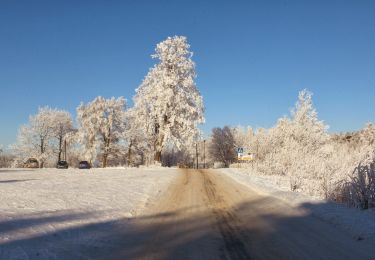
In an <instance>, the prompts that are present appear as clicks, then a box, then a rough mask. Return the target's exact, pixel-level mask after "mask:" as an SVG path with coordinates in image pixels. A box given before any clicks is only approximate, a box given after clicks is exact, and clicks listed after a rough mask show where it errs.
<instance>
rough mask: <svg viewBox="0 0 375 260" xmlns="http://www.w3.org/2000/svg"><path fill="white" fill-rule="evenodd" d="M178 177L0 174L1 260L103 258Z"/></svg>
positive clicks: (170, 173) (112, 172) (160, 173)
mask: <svg viewBox="0 0 375 260" xmlns="http://www.w3.org/2000/svg"><path fill="white" fill-rule="evenodd" d="M176 172H177V170H174V169H166V168H163V169H158V168H154V169H153V168H143V169H131V168H129V169H127V168H120V169H116V168H113V169H90V170H78V169H68V170H58V169H38V170H25V169H1V170H0V187H1V188H0V189H1V190H0V212H1V213H0V259H33V258H38V259H47V258H48V259H54V258H60V259H61V258H65V259H69V258H70V259H71V258H74V259H76V258H87V257H103V255H98V254H104V253H105V252H109V251H110V250H111V248H112V247H115V246H118V245H116V242H115V241H119V240H120V239H117V240H116V234H117V235H118V236H120V235H121V234H123V232H118V231H120V230H124V229H125V230H126V228H127V225H126V223H127V219H128V218H130V217H133V216H135V215H137V213H139V212H140V211H142V209H144V208H145V207H146V206H147V204H148V203H149V202H150V198H155V197H157V196H158V194H160V192H161V191H162V190H163V189H165V188H166V187H167V186H168V184H169V183H170V182H171V181H172V180H173V178H174V176H176ZM108 234H111V236H110V237H108ZM117 238H118V237H117ZM77 248H79V250H75V249H77ZM95 248H96V249H98V248H100V250H98V251H97V252H96V251H95Z"/></svg>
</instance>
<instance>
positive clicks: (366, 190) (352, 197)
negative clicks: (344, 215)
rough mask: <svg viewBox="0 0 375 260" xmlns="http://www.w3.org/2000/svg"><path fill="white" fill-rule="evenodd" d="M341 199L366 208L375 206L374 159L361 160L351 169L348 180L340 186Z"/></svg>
mask: <svg viewBox="0 0 375 260" xmlns="http://www.w3.org/2000/svg"><path fill="white" fill-rule="evenodd" d="M341 192H342V194H343V200H344V201H346V202H347V203H348V204H349V205H352V206H355V207H359V208H361V209H368V208H369V207H373V206H375V160H374V158H372V159H370V160H369V159H367V160H364V161H363V162H361V163H360V164H359V165H358V166H357V167H356V168H355V169H354V171H353V174H352V176H350V179H349V181H346V182H344V184H343V185H342V187H341Z"/></svg>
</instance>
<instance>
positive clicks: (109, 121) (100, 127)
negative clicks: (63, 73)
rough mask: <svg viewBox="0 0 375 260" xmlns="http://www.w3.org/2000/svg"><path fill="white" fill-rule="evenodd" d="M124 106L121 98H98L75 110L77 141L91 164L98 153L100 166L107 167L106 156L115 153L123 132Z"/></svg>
mask: <svg viewBox="0 0 375 260" xmlns="http://www.w3.org/2000/svg"><path fill="white" fill-rule="evenodd" d="M125 105H126V101H125V99H124V98H123V97H119V98H117V99H116V98H111V99H105V98H103V97H100V96H99V97H97V98H95V99H94V100H93V101H92V102H90V103H88V104H86V105H85V104H81V105H80V106H79V107H78V108H77V121H78V123H79V126H80V128H79V130H78V141H79V142H80V143H81V145H82V148H83V152H84V154H83V156H84V157H85V158H86V159H87V160H89V161H91V162H92V161H93V160H95V159H96V156H97V155H98V153H100V154H101V155H102V166H103V167H106V166H107V161H108V156H109V155H111V154H113V153H114V152H115V151H116V145H117V144H118V141H119V139H120V137H121V135H122V133H123V132H124V126H125V125H124V124H125Z"/></svg>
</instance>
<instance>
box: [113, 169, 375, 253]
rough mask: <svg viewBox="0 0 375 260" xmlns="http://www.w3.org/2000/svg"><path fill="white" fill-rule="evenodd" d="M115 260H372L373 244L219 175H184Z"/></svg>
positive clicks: (134, 224)
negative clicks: (359, 239) (355, 238)
mask: <svg viewBox="0 0 375 260" xmlns="http://www.w3.org/2000/svg"><path fill="white" fill-rule="evenodd" d="M120 248H121V249H120V250H119V251H114V252H113V254H112V255H111V258H113V259H375V255H374V247H373V245H370V244H366V242H364V241H355V240H354V239H352V238H351V237H349V236H348V235H347V234H346V233H343V232H342V231H340V230H338V229H336V228H335V227H333V226H331V225H329V224H327V223H325V222H322V221H321V220H319V219H316V218H314V217H313V216H310V215H309V214H308V212H306V211H304V210H303V209H298V208H292V207H291V206H288V205H287V204H286V203H285V202H282V201H281V200H278V199H277V198H273V197H269V196H265V195H260V194H258V193H257V192H255V191H253V190H251V189H249V188H248V187H245V186H243V185H241V184H239V183H237V182H236V181H234V180H232V179H231V178H229V177H228V176H226V175H225V174H222V173H220V172H219V171H209V170H204V171H203V170H201V171H195V170H184V171H183V172H181V174H180V175H179V176H178V178H177V179H176V180H175V182H174V183H173V184H172V185H170V187H169V189H168V191H167V192H166V193H165V194H164V195H163V196H162V197H161V198H160V199H159V200H158V201H156V202H155V203H154V204H153V205H152V206H150V207H149V209H148V210H147V211H146V212H145V213H144V214H142V215H141V216H138V218H135V219H133V220H132V221H131V227H130V228H129V230H128V232H127V234H126V235H125V236H124V239H123V244H122V245H121V247H120Z"/></svg>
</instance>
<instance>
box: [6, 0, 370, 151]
mask: <svg viewBox="0 0 375 260" xmlns="http://www.w3.org/2000/svg"><path fill="white" fill-rule="evenodd" d="M173 35H185V36H187V37H188V41H189V43H190V44H191V46H192V47H191V49H192V51H193V52H194V57H193V58H194V61H195V62H196V64H197V73H198V78H197V85H198V87H199V89H200V91H201V93H202V94H203V96H204V99H205V106H206V121H207V123H206V124H205V126H203V129H204V130H205V131H206V132H208V131H209V130H210V129H211V128H212V127H214V126H223V125H226V124H229V125H237V124H242V125H252V126H254V127H257V126H264V127H270V126H272V125H273V124H274V123H275V121H276V120H277V118H279V117H280V116H283V115H286V114H288V113H289V109H290V108H291V107H292V106H293V105H294V103H295V101H296V99H297V93H298V91H299V90H301V89H303V88H308V89H309V90H310V91H312V92H313V93H314V102H315V105H316V108H317V110H318V113H319V116H320V118H321V119H323V120H324V121H325V122H326V123H327V124H329V125H330V131H351V130H356V129H359V128H361V127H363V126H364V124H365V123H366V122H369V121H373V122H374V121H375V1H354V0H353V1H345V0H343V1H302V0H298V1H222V2H220V1H172V0H171V1H78V0H75V1H38V0H35V1H28V0H25V1H21V0H19V1H6V0H1V1H0V89H1V92H0V95H1V99H0V143H3V144H10V143H13V142H14V141H15V140H16V134H17V129H18V127H19V125H21V124H23V123H26V122H27V120H28V116H29V115H30V114H34V113H35V112H36V111H37V108H38V107H39V106H44V105H49V106H51V107H57V108H62V109H66V110H68V111H70V112H72V113H74V114H75V108H76V107H77V106H78V105H79V103H80V102H81V101H83V102H87V101H90V100H92V99H93V98H94V97H96V96H98V95H102V96H105V97H111V96H124V97H126V98H127V99H128V100H131V98H132V96H133V95H134V89H135V88H136V87H137V86H138V85H139V84H140V83H141V81H142V79H143V77H144V76H145V75H146V73H147V71H148V69H149V68H150V67H151V66H152V65H153V63H154V62H155V61H153V60H152V59H151V58H150V55H151V54H152V53H153V50H154V48H155V45H156V44H157V43H158V42H160V41H162V40H164V39H165V38H166V37H168V36H173Z"/></svg>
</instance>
